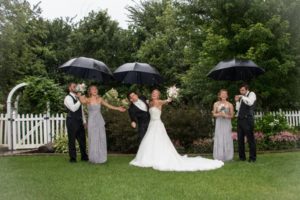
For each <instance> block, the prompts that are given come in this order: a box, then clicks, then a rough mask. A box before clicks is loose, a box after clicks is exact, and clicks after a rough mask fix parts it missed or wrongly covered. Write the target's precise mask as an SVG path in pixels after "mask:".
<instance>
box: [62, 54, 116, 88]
mask: <svg viewBox="0 0 300 200" xmlns="http://www.w3.org/2000/svg"><path fill="white" fill-rule="evenodd" d="M59 69H61V70H62V71H64V72H65V73H68V74H72V75H74V76H77V77H79V78H84V79H92V80H96V81H99V82H103V83H106V82H109V81H111V80H113V74H112V72H111V71H110V69H109V68H108V67H107V66H106V64H104V63H103V62H101V61H99V60H96V59H93V58H86V57H79V58H73V59H71V60H69V61H67V62H66V63H64V64H63V65H61V66H60V67H59Z"/></svg>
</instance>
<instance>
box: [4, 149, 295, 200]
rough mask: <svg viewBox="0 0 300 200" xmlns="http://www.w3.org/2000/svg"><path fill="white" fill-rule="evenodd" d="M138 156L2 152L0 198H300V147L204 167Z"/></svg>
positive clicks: (102, 199)
mask: <svg viewBox="0 0 300 200" xmlns="http://www.w3.org/2000/svg"><path fill="white" fill-rule="evenodd" d="M132 158H133V156H109V159H108V162H107V163H106V164H102V165H94V164H90V163H86V162H77V163H75V164H71V163H69V162H68V157H67V156H66V155H55V156H12V157H0V199H9V200H13V199H30V200H35V199H38V200H43V199H73V200H74V199H80V200H83V199H101V200H105V199H115V200H119V199H130V200H131V199H142V200H144V199H145V200H147V199H153V200H159V199H187V200H190V199H204V200H209V199H213V200H218V199H230V200H232V199H237V200H241V199H251V200H253V199H263V200H266V199H284V200H287V199H300V152H290V153H271V154H259V155H258V160H257V162H256V163H255V164H252V163H248V162H240V161H232V162H228V163H225V166H224V167H223V168H221V169H217V170H212V171H204V172H160V171H155V170H152V169H149V168H137V167H133V166H129V164H128V163H129V162H130V160H131V159H132Z"/></svg>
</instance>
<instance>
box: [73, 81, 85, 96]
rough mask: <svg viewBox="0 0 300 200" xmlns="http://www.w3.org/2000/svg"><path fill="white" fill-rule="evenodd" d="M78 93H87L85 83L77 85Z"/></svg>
mask: <svg viewBox="0 0 300 200" xmlns="http://www.w3.org/2000/svg"><path fill="white" fill-rule="evenodd" d="M75 90H76V92H80V93H82V94H83V93H84V92H85V91H86V85H85V84H84V83H81V84H77V86H76V89H75Z"/></svg>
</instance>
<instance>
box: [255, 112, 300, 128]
mask: <svg viewBox="0 0 300 200" xmlns="http://www.w3.org/2000/svg"><path fill="white" fill-rule="evenodd" d="M270 113H271V114H272V115H273V116H275V115H277V114H280V115H283V116H285V118H286V120H287V122H288V124H289V125H290V126H292V127H295V126H300V110H298V111H282V110H279V111H275V112H270ZM263 116H264V112H256V113H255V119H259V118H262V117H263Z"/></svg>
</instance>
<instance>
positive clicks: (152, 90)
mask: <svg viewBox="0 0 300 200" xmlns="http://www.w3.org/2000/svg"><path fill="white" fill-rule="evenodd" d="M154 91H156V92H158V98H160V94H161V93H160V91H159V90H158V89H154V90H152V93H153V92H154Z"/></svg>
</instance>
